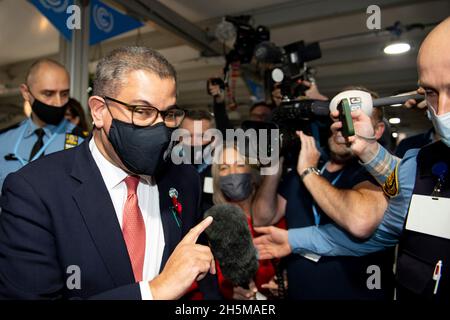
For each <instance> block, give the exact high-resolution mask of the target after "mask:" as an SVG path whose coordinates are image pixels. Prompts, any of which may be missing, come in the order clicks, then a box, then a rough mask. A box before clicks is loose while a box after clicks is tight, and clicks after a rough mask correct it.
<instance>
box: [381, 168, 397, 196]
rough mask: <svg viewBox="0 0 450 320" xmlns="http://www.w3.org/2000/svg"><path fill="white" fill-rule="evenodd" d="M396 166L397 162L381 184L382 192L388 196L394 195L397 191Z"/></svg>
mask: <svg viewBox="0 0 450 320" xmlns="http://www.w3.org/2000/svg"><path fill="white" fill-rule="evenodd" d="M398 167H399V163H397V165H396V166H395V169H394V170H392V172H391V174H390V175H389V177H388V178H387V179H386V181H385V182H384V184H383V192H384V194H385V195H386V196H388V197H389V198H392V197H395V196H397V195H398V193H399V188H398Z"/></svg>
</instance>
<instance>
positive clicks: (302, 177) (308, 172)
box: [300, 167, 320, 181]
mask: <svg viewBox="0 0 450 320" xmlns="http://www.w3.org/2000/svg"><path fill="white" fill-rule="evenodd" d="M310 173H314V174H317V175H318V176H320V171H319V169H317V168H316V167H309V168H306V169H305V170H303V172H302V174H301V175H300V179H301V180H302V181H303V179H305V177H306V176H307V175H308V174H310Z"/></svg>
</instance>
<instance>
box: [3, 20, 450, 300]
mask: <svg viewBox="0 0 450 320" xmlns="http://www.w3.org/2000/svg"><path fill="white" fill-rule="evenodd" d="M449 39H450V19H446V20H445V21H443V22H442V23H441V24H439V25H438V26H437V27H435V28H434V29H433V30H432V31H431V32H430V34H429V35H428V36H427V37H426V39H425V40H424V42H423V43H422V45H421V47H420V51H419V54H418V59H417V69H418V74H419V83H418V84H419V89H418V92H420V93H423V94H424V95H425V101H426V103H427V108H428V115H429V119H430V120H431V122H432V124H433V128H432V129H431V130H430V131H429V132H427V133H422V134H420V135H418V136H415V137H412V138H409V139H407V140H405V141H404V142H402V143H401V144H400V145H399V146H398V147H397V148H396V149H395V150H394V148H391V147H390V145H389V144H387V143H386V138H385V137H386V134H385V132H386V130H387V129H388V128H387V127H388V123H387V122H386V119H385V118H384V112H383V108H382V107H377V108H373V111H372V112H371V113H370V114H367V113H365V112H364V111H362V110H356V111H353V112H352V114H351V116H352V120H353V124H354V129H355V135H353V136H349V137H347V136H344V135H343V131H342V126H343V123H342V122H341V117H340V114H339V111H335V112H331V114H330V117H331V121H330V123H331V126H330V127H329V135H328V136H327V137H326V138H327V145H326V146H325V148H321V147H320V146H319V141H317V139H316V137H314V136H311V135H309V134H307V132H305V131H304V130H300V131H297V132H296V136H297V139H298V141H300V143H301V148H300V151H299V153H298V155H297V154H295V159H296V163H295V164H294V165H291V166H287V165H286V163H285V159H284V157H283V155H282V156H281V157H280V158H279V159H278V162H277V170H275V171H274V173H273V174H270V175H262V174H261V173H260V169H261V164H260V163H254V162H252V161H251V159H249V157H248V156H247V154H246V152H245V151H243V150H241V146H240V145H239V144H238V143H236V142H235V141H232V142H230V141H228V142H229V143H223V141H217V140H218V139H216V138H215V137H214V136H212V135H207V134H206V132H207V131H209V130H211V129H217V130H218V131H219V132H220V133H222V136H224V137H225V136H226V134H225V133H226V131H227V130H229V129H235V128H234V125H233V124H232V122H231V121H230V119H229V117H228V113H227V106H226V102H227V101H226V95H225V92H224V91H223V88H222V87H221V86H220V85H218V84H215V83H213V82H211V81H209V82H208V92H209V94H210V95H211V97H212V112H210V111H209V110H207V109H205V110H192V109H187V110H186V109H182V108H180V107H178V106H177V103H176V92H177V79H176V72H175V69H174V67H173V66H172V65H171V64H170V63H169V62H168V61H167V60H166V59H165V58H164V57H163V56H162V55H161V54H159V53H158V52H157V51H155V50H152V49H150V48H146V47H123V48H118V49H115V50H113V51H112V52H110V53H109V54H107V55H106V56H105V57H103V58H102V60H101V61H100V62H99V64H98V66H97V70H96V75H95V82H94V88H93V93H92V95H91V97H90V98H89V101H88V109H89V110H90V114H89V117H86V115H85V114H84V111H83V108H82V106H81V105H80V103H79V102H77V101H76V100H75V99H72V98H70V93H69V86H70V76H69V74H68V72H67V71H66V69H65V68H64V66H62V65H61V64H59V63H58V62H56V61H54V60H50V59H40V60H38V61H36V62H35V63H34V64H33V65H32V66H31V67H30V69H29V71H28V73H27V76H26V79H25V81H24V83H23V84H22V85H21V87H20V89H21V93H22V96H23V99H24V100H25V101H26V102H27V103H28V104H29V105H30V106H31V113H30V115H29V117H28V118H27V119H26V120H24V121H23V122H21V123H18V124H16V125H14V126H12V127H9V128H6V129H4V130H2V131H1V132H0V146H1V158H0V186H1V187H2V189H1V198H0V210H1V211H0V298H5V299H57V298H65V299H68V298H82V299H143V300H151V299H158V300H159V299H179V298H185V299H207V300H208V299H236V300H252V299H295V300H324V299H325V300H342V299H346V300H350V299H351V300H355V299H356V300H394V299H398V300H408V299H414V300H416V299H423V300H439V301H448V299H449V298H450V276H449V274H450V222H449V221H450V219H449V217H448V214H449V213H450V211H449V209H448V205H449V204H450V202H449V200H448V199H449V198H450V182H449V181H450V176H449V170H448V167H449V166H450V150H449V148H450V58H449V55H448V54H446V52H448V50H449V49H450V42H449ZM302 85H303V86H305V87H306V90H305V92H304V97H306V98H308V99H314V100H320V101H327V100H329V98H328V97H326V96H324V95H323V94H321V93H320V91H319V89H318V85H317V84H316V83H311V82H308V81H306V80H305V81H303V82H302ZM348 89H357V90H362V91H366V92H369V93H370V94H371V95H372V97H373V98H376V97H377V96H376V93H374V92H371V91H370V90H368V89H366V88H361V87H352V88H343V90H348ZM369 89H370V88H369ZM271 97H272V99H271V101H270V102H267V103H266V102H258V103H256V104H254V105H253V106H252V107H251V108H250V112H249V114H248V116H247V117H246V118H248V119H250V120H252V121H254V122H261V123H267V122H270V121H271V117H272V114H273V112H274V110H276V109H277V108H282V107H283V106H282V101H283V96H282V95H281V92H280V89H279V87H277V86H275V87H274V89H273V91H272V92H271ZM408 104H410V105H412V104H415V101H412V102H411V101H409V102H408ZM87 118H90V119H92V128H90V125H89V121H88V120H86V119H87ZM199 128H200V129H199ZM177 129H182V130H183V132H184V134H183V135H181V137H180V139H178V140H176V141H173V139H172V134H173V132H174V131H176V130H177ZM324 150H325V151H324ZM171 154H176V155H178V156H180V157H184V158H186V159H187V161H185V163H184V164H174V163H173V162H172V161H171V159H170V155H171ZM221 204H228V205H233V206H237V207H238V208H239V209H240V210H241V211H242V214H243V219H245V221H246V222H247V224H248V228H249V232H250V235H251V237H252V238H253V243H254V247H255V248H256V250H257V252H258V259H259V264H258V269H257V271H256V273H255V275H254V277H253V278H252V279H249V283H248V286H242V285H240V284H236V283H233V282H232V281H230V280H229V279H227V277H225V276H224V274H223V272H222V270H221V266H222V268H223V264H222V263H223V261H217V259H215V257H214V255H213V252H212V249H211V248H210V246H209V244H208V238H207V237H206V235H205V233H204V231H205V230H206V229H207V228H208V226H210V225H211V223H214V219H212V218H211V217H207V218H204V214H205V212H207V211H208V210H209V209H210V208H211V207H213V206H215V205H221ZM235 258H238V257H235ZM74 266H76V268H78V269H79V270H81V273H80V275H81V276H80V278H79V279H78V280H77V281H75V282H74V283H71V282H70V281H69V279H73V278H72V277H71V276H72V275H73V270H77V269H73V267H74ZM71 270H72V271H71Z"/></svg>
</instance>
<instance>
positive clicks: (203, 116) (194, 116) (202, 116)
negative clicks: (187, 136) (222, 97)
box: [185, 109, 214, 122]
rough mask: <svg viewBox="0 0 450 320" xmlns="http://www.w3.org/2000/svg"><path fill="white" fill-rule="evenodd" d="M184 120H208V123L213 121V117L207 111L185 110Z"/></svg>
mask: <svg viewBox="0 0 450 320" xmlns="http://www.w3.org/2000/svg"><path fill="white" fill-rule="evenodd" d="M185 118H188V119H191V120H194V121H195V120H208V121H210V122H213V121H214V117H213V116H212V114H211V113H210V112H209V111H206V110H201V109H200V110H187V111H186V115H185Z"/></svg>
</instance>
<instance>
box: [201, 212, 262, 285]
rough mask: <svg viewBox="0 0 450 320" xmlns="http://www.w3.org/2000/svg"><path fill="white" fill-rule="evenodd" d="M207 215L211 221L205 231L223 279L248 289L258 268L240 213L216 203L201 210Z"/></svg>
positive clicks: (244, 220) (244, 219)
mask: <svg viewBox="0 0 450 320" xmlns="http://www.w3.org/2000/svg"><path fill="white" fill-rule="evenodd" d="M208 216H212V217H213V218H214V220H213V222H212V223H211V225H210V226H209V227H208V228H207V229H206V230H205V233H206V235H207V237H208V239H209V243H210V247H211V250H212V252H213V255H214V257H215V258H216V259H217V261H218V263H219V266H220V269H221V271H222V274H223V276H224V278H225V279H227V280H229V281H230V282H231V283H233V285H235V286H240V287H242V288H248V284H249V283H250V281H251V280H252V279H253V277H254V276H255V274H256V271H257V270H258V258H257V251H256V248H255V247H254V245H253V240H252V235H251V233H250V229H249V227H248V223H247V219H246V216H245V214H244V212H243V211H242V210H241V209H240V208H239V207H237V206H235V205H232V204H219V205H214V206H213V207H211V208H210V209H209V210H207V211H206V212H205V218H206V217H208Z"/></svg>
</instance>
